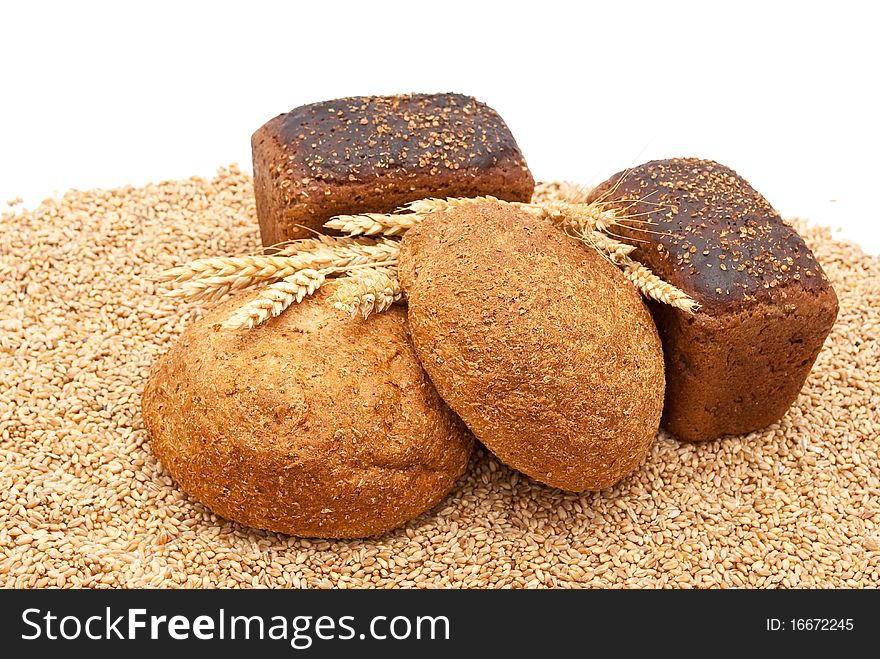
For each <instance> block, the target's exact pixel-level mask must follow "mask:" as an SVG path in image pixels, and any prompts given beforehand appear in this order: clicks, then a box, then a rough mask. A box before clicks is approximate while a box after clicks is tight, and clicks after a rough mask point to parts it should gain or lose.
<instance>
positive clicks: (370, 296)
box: [333, 267, 403, 319]
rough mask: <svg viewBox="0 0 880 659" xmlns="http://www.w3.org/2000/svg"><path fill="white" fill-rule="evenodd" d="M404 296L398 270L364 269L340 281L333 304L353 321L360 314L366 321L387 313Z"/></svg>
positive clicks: (334, 294)
mask: <svg viewBox="0 0 880 659" xmlns="http://www.w3.org/2000/svg"><path fill="white" fill-rule="evenodd" d="M402 295H403V291H402V290H401V288H400V280H399V279H398V277H397V270H396V269H395V268H384V267H382V268H364V269H362V270H358V271H356V272H352V273H350V274H349V276H348V277H345V278H344V279H341V280H340V283H339V286H338V287H337V288H336V290H335V291H334V293H333V303H334V306H335V307H336V308H337V309H341V310H342V311H345V312H346V313H348V314H350V315H351V317H352V318H354V317H355V316H357V315H358V314H360V315H361V316H363V317H364V319H366V318H368V317H369V316H370V314H372V313H373V312H376V313H380V312H382V311H385V310H386V309H387V308H388V307H390V306H391V305H392V304H394V303H395V302H397V301H398V300H400V298H401V297H402Z"/></svg>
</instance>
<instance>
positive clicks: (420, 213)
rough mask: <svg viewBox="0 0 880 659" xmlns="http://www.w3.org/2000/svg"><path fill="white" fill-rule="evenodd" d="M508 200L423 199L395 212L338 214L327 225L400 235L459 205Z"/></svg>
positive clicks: (368, 233) (350, 232)
mask: <svg viewBox="0 0 880 659" xmlns="http://www.w3.org/2000/svg"><path fill="white" fill-rule="evenodd" d="M492 202H494V203H501V204H503V203H507V202H503V201H501V200H500V199H496V198H495V197H490V196H485V197H449V198H447V199H433V198H429V199H419V200H417V201H411V202H409V203H408V204H404V205H403V206H402V207H401V208H400V209H398V210H397V211H396V212H394V213H362V214H360V215H337V216H336V217H332V218H330V220H329V221H327V222H326V223H325V224H324V227H325V228H327V229H333V230H334V231H341V232H342V233H344V234H347V235H349V236H376V235H380V234H382V235H385V236H399V235H400V234H402V233H405V232H406V231H407V230H409V229H412V228H413V227H414V226H415V225H416V224H418V223H419V222H421V221H422V220H423V219H425V217H426V216H427V215H430V214H431V213H436V212H438V211H445V210H448V209H450V208H454V207H456V206H467V205H470V204H480V203H492Z"/></svg>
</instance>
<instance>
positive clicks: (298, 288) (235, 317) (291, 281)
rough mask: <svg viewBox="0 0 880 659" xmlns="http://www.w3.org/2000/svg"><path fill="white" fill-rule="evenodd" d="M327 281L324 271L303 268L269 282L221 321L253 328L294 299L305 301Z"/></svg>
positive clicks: (231, 327)
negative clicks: (278, 279) (276, 280)
mask: <svg viewBox="0 0 880 659" xmlns="http://www.w3.org/2000/svg"><path fill="white" fill-rule="evenodd" d="M323 283H324V273H323V272H321V271H319V270H311V269H306V270H300V271H299V272H297V273H296V274H294V275H291V276H290V277H285V278H284V279H282V280H281V281H278V282H275V283H274V284H270V285H269V286H267V287H266V288H264V289H263V290H261V291H260V292H259V294H258V295H257V297H255V298H254V299H253V300H251V301H250V302H248V303H246V304H244V305H242V306H241V307H240V308H239V309H237V310H236V311H235V313H233V314H232V315H231V316H230V317H229V318H227V319H226V320H225V321H224V322H223V323H222V325H221V327H223V329H228V330H238V329H244V328H247V329H252V328H254V327H256V326H257V325H260V324H262V323H264V322H266V321H267V320H268V319H269V318H275V317H276V316H278V315H280V314H281V312H282V311H284V310H285V309H287V307H289V306H290V305H291V304H293V303H294V302H302V301H303V298H305V297H306V296H307V295H311V294H312V293H314V292H315V291H316V290H318V289H319V288H320V287H321V284H323Z"/></svg>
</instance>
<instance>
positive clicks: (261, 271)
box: [152, 236, 399, 302]
mask: <svg viewBox="0 0 880 659" xmlns="http://www.w3.org/2000/svg"><path fill="white" fill-rule="evenodd" d="M398 250H399V244H398V242H397V241H394V240H389V239H387V238H381V239H379V240H372V239H366V238H359V239H358V238H337V239H333V238H328V237H327V236H321V237H320V238H307V239H305V240H298V241H294V242H292V243H287V244H284V245H281V246H279V247H278V248H277V251H276V252H275V254H273V255H271V256H241V257H229V258H227V257H215V258H207V259H199V260H197V261H191V262H190V263H187V264H185V265H181V266H177V267H175V268H171V269H169V270H165V271H164V272H160V273H159V274H158V275H155V276H154V277H152V279H153V280H154V281H159V282H174V283H175V285H176V288H174V289H173V290H171V291H169V292H168V293H167V295H168V296H169V297H177V298H183V299H187V300H204V301H209V302H210V301H214V300H217V299H219V298H220V297H222V296H224V295H226V294H227V293H230V292H233V291H240V290H245V289H248V288H252V287H254V286H256V285H258V284H266V283H272V282H276V281H279V280H282V279H285V278H286V277H290V276H291V275H293V274H295V273H297V272H299V271H301V270H307V269H312V270H327V271H329V270H332V271H344V270H345V269H346V268H350V267H354V266H360V265H365V264H372V263H384V262H387V261H395V260H396V259H397V253H398ZM328 274H329V273H328Z"/></svg>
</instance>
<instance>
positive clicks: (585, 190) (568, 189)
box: [532, 181, 593, 204]
mask: <svg viewBox="0 0 880 659" xmlns="http://www.w3.org/2000/svg"><path fill="white" fill-rule="evenodd" d="M592 191H593V188H591V187H589V186H586V185H580V184H579V183H572V182H571V181H549V182H548V181H539V182H538V183H537V184H535V191H534V192H533V193H532V203H533V204H543V203H547V202H553V201H565V202H568V203H570V204H579V203H586V201H587V198H588V197H589V195H590V193H591V192H592Z"/></svg>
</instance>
